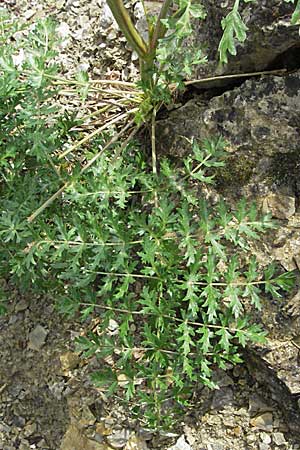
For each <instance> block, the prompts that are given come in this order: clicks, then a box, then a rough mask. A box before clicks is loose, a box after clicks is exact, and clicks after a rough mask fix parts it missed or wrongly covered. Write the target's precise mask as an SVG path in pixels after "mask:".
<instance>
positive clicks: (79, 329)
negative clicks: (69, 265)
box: [0, 0, 300, 450]
mask: <svg viewBox="0 0 300 450" xmlns="http://www.w3.org/2000/svg"><path fill="white" fill-rule="evenodd" d="M3 3H4V5H5V6H7V7H8V8H9V9H10V10H11V11H12V12H13V13H14V14H15V15H16V16H17V17H19V18H21V19H22V20H28V21H33V20H35V19H36V18H38V17H41V16H45V15H54V16H55V17H56V19H57V20H58V21H59V28H60V33H61V35H62V36H63V37H64V43H63V45H62V49H61V53H60V60H61V62H62V64H63V70H64V72H65V73H67V74H72V73H74V71H75V68H77V69H78V68H81V69H85V70H88V71H89V72H90V75H91V76H92V77H113V78H114V79H122V80H129V79H134V78H135V77H136V73H137V69H136V64H135V62H136V58H135V55H132V54H131V53H130V51H129V49H127V48H126V44H125V41H124V40H122V38H120V36H119V34H118V31H117V29H116V26H115V25H114V23H113V21H112V18H111V16H110V14H109V11H108V9H107V7H106V6H105V1H102V0H91V1H89V2H86V1H84V0H67V1H66V0H58V1H56V2H53V1H52V0H43V1H35V0H4V2H3ZM127 3H128V7H131V8H132V9H133V11H135V14H136V17H137V20H140V18H139V6H138V5H135V3H137V2H135V1H129V2H127ZM152 3H155V2H152ZM270 201H271V200H270ZM273 205H274V202H273ZM277 206H278V202H277ZM274 208H275V209H276V202H275V206H274ZM277 209H278V208H277ZM296 213H297V211H296V207H294V209H293V211H292V214H291V215H290V217H288V218H287V217H284V219H285V220H287V219H288V220H293V217H295V215H296V216H297V214H296ZM283 234H284V233H283ZM281 237H282V233H281ZM279 238H280V235H279ZM279 238H278V239H279ZM284 239H285V240H284ZM292 240H293V237H292V238H291V235H289V234H287V235H286V236H283V237H282V240H281V241H282V242H281V244H280V245H278V247H280V248H283V249H284V250H283V251H282V255H283V254H284V253H285V254H290V253H291V250H289V248H288V246H289V245H291V242H292ZM294 240H295V241H296V243H297V238H296V237H295V238H294ZM285 246H287V247H286V248H285ZM294 253H295V255H296V256H297V249H296V250H295V252H294ZM282 258H283V256H282ZM288 260H289V258H288ZM287 269H289V267H287ZM6 289H7V291H8V292H9V293H10V298H11V301H10V303H9V313H8V315H7V316H5V317H3V318H0V344H1V345H0V356H1V358H0V360H1V364H0V397H1V404H0V450H13V449H20V450H29V449H41V450H43V449H45V450H46V449H48V450H49V449H50V450H111V449H118V448H119V449H124V450H134V449H135V450H147V449H149V450H150V449H164V450H167V449H168V450H246V449H249V450H250V449H253V450H254V449H258V450H281V449H282V450H283V449H285V450H296V449H300V436H299V432H298V431H297V430H296V429H295V427H293V426H291V423H290V421H289V416H288V415H286V414H284V413H285V408H284V403H282V402H281V403H280V402H278V400H280V399H278V396H277V395H276V393H274V392H272V391H269V390H267V389H266V375H264V377H259V375H257V373H254V371H252V369H251V367H252V368H253V364H243V365H240V366H237V367H229V368H228V371H227V372H226V373H223V372H221V371H218V372H216V374H215V379H216V381H218V384H219V386H220V389H219V390H217V391H215V392H210V391H208V390H207V389H206V388H203V389H202V388H201V387H198V389H197V390H196V391H195V393H194V399H193V400H194V407H193V408H192V409H191V410H189V411H187V412H186V415H185V418H184V421H183V422H182V424H179V425H178V427H176V429H173V430H170V433H169V434H165V435H164V434H162V433H161V434H157V435H156V434H153V433H151V432H149V431H148V430H146V429H144V428H143V426H142V424H139V423H136V422H134V421H132V420H130V418H129V414H128V411H126V410H124V408H123V407H122V406H121V405H120V403H117V402H116V401H113V402H112V401H110V400H107V398H106V397H105V394H104V393H103V392H101V391H100V390H97V389H96V388H95V387H93V386H92V384H91V382H90V379H89V373H90V372H91V371H92V370H93V369H95V368H97V367H98V365H99V364H100V362H99V361H98V360H97V359H96V358H95V359H92V360H90V361H86V360H85V359H83V358H81V357H80V355H79V354H78V353H76V348H75V344H74V340H75V338H76V336H78V335H80V334H81V333H83V332H84V331H86V330H87V329H89V328H92V327H93V326H94V324H95V322H94V320H97V318H94V319H89V321H87V322H85V323H81V322H79V321H77V320H76V318H75V319H72V320H65V319H63V318H62V317H61V316H60V315H59V314H58V313H57V311H56V310H55V308H54V306H53V300H52V299H51V298H40V297H37V296H26V295H24V294H21V293H19V292H17V291H15V290H14V289H13V288H12V287H11V286H6ZM285 303H286V304H287V305H288V307H291V308H293V304H292V303H288V301H285ZM294 303H295V305H296V306H295V305H294V310H295V309H296V313H295V314H296V316H297V305H298V301H297V299H296V300H295V301H294ZM283 306H284V305H282V304H281V305H275V306H274V305H273V309H272V308H271V309H267V310H266V311H267V312H266V313H265V315H268V316H269V319H270V318H271V319H272V320H273V319H274V323H273V326H274V327H275V326H277V322H276V320H280V317H279V316H278V315H280V314H281V313H282V310H283ZM274 308H275V309H274ZM278 317H279V319H278ZM271 319H270V320H269V322H268V320H266V322H268V323H269V325H270V323H271V322H272V320H271ZM275 319H276V320H275ZM294 326H295V324H294ZM292 337H293V336H289V338H291V339H292ZM281 342H283V343H284V344H283V349H284V350H285V349H287V348H288V347H287V344H286V342H285V341H284V340H282V341H281ZM296 345H297V342H296ZM293 348H294V353H295V355H293V358H294V359H293V364H294V366H295V367H296V366H297V367H296V369H295V370H294V378H293V383H294V384H295V385H297V386H299V361H298V353H299V352H298V350H297V347H295V346H294V347H293ZM273 350H274V351H273V353H272V351H271V352H269V353H268V355H269V358H271V357H272V358H273V359H275V360H276V358H277V356H276V355H278V347H276V349H273ZM276 352H277V353H276ZM272 355H273V356H272ZM245 357H246V362H247V358H248V356H247V355H246V356H245ZM250 358H251V355H249V360H250ZM291 361H292V360H290V361H289V360H287V365H286V372H285V373H284V374H283V375H282V376H283V377H284V376H285V377H286V378H287V376H286V373H287V372H288V371H289V367H290V366H289V364H290V365H291ZM248 362H249V361H248ZM265 362H266V364H272V363H274V361H273V362H272V361H270V360H268V359H267V358H266V360H265ZM294 366H293V367H294ZM249 368H250V371H249ZM260 373H261V371H260ZM270 382H271V379H270ZM296 392H298V391H297V389H296Z"/></svg>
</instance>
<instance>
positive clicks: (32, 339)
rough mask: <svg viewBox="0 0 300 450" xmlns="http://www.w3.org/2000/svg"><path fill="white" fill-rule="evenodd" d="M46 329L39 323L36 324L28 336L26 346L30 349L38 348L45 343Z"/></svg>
mask: <svg viewBox="0 0 300 450" xmlns="http://www.w3.org/2000/svg"><path fill="white" fill-rule="evenodd" d="M47 335H48V331H47V330H46V329H45V328H44V327H42V326H41V325H37V326H36V327H35V328H34V329H33V330H32V331H31V332H30V333H29V336H28V339H29V342H28V348H30V349H31V350H36V351H38V350H40V349H41V348H42V347H43V345H44V344H45V341H46V337H47Z"/></svg>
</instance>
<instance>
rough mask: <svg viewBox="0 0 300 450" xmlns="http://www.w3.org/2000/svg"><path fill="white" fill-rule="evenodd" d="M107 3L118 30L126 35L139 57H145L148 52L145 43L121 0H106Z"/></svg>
mask: <svg viewBox="0 0 300 450" xmlns="http://www.w3.org/2000/svg"><path fill="white" fill-rule="evenodd" d="M107 3H108V6H109V8H110V10H111V12H112V14H113V16H114V18H115V20H116V22H117V24H118V25H119V27H120V30H121V31H122V33H123V34H124V36H125V37H126V39H127V41H128V43H129V44H130V45H131V47H132V49H133V50H135V51H136V53H137V54H138V55H139V57H140V58H141V59H146V58H147V54H148V48H147V44H146V43H145V41H144V39H143V38H142V37H141V36H140V34H139V32H138V31H137V29H136V28H135V26H134V25H133V23H132V20H131V18H130V16H129V14H128V12H127V10H126V8H125V6H124V3H123V1H122V0H107Z"/></svg>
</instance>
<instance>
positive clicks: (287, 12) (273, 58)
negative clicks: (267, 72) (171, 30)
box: [194, 0, 300, 79]
mask: <svg viewBox="0 0 300 450" xmlns="http://www.w3.org/2000/svg"><path fill="white" fill-rule="evenodd" d="M203 3H204V5H205V7H206V10H207V18H206V20H205V21H204V22H202V21H201V22H200V23H199V24H198V25H197V28H198V29H197V32H196V35H195V42H196V45H197V46H203V45H204V46H205V51H206V54H207V56H208V65H205V66H200V67H197V69H196V71H195V73H194V78H196V79H201V78H203V77H206V76H212V75H216V74H233V73H243V72H256V71H260V70H264V69H266V68H271V67H273V68H275V69H278V68H279V67H284V66H289V67H292V66H293V65H294V67H293V68H295V64H297V59H298V62H299V59H300V41H299V32H298V28H299V27H298V26H296V25H291V15H292V13H293V10H294V4H293V3H286V2H284V1H282V0H260V1H259V2H240V8H239V10H240V13H241V16H242V18H243V21H244V23H245V24H246V26H247V27H248V31H247V40H246V41H245V43H243V44H238V46H237V56H236V57H234V56H229V60H228V64H227V65H226V66H223V67H221V66H220V65H219V56H218V45H219V42H220V39H221V37H222V28H221V20H222V18H223V17H225V16H226V15H227V14H228V12H230V11H231V9H232V5H233V1H231V0H230V1H228V0H227V1H225V2H216V1H214V0H205V1H204V2H203ZM298 67H299V65H298Z"/></svg>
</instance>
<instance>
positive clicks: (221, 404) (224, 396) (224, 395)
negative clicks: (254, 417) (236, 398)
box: [211, 387, 233, 411]
mask: <svg viewBox="0 0 300 450" xmlns="http://www.w3.org/2000/svg"><path fill="white" fill-rule="evenodd" d="M232 402H233V390H232V389H231V388H230V387H224V388H221V389H218V390H216V391H215V392H214V396H213V399H212V404H211V408H212V409H215V410H217V411H219V410H221V409H223V408H225V407H226V406H228V405H231V404H232Z"/></svg>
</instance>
